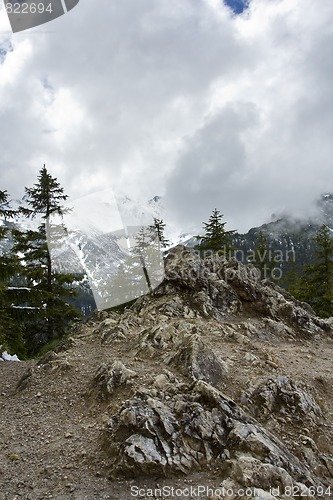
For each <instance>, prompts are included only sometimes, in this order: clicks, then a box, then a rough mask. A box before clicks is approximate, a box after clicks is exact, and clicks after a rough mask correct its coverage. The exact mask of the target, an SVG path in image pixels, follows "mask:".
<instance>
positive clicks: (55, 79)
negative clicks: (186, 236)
mask: <svg viewBox="0 0 333 500" xmlns="http://www.w3.org/2000/svg"><path fill="white" fill-rule="evenodd" d="M229 3H232V2H231V1H229ZM236 3H237V5H238V9H237V10H238V11H240V10H241V9H239V5H240V3H241V2H240V0H237V2H236ZM0 5H1V7H0V8H1V9H2V10H1V11H0V62H1V64H0V167H1V174H0V175H1V182H0V189H2V190H3V189H7V190H8V192H9V193H10V194H11V196H12V197H14V198H16V197H21V196H22V194H23V190H24V186H28V187H30V186H31V185H32V184H34V183H35V182H36V178H37V174H38V171H39V170H40V169H41V168H42V166H43V164H44V163H45V164H46V166H47V168H48V170H49V171H50V173H51V174H53V175H54V176H56V177H57V178H58V180H59V181H60V182H61V184H62V185H63V186H64V188H65V190H66V192H67V194H69V195H70V196H71V198H72V199H75V198H77V197H79V196H82V195H84V194H86V193H92V192H98V191H99V190H101V189H105V188H106V187H112V188H113V190H114V191H115V192H116V193H117V192H118V191H119V190H121V191H122V192H125V193H127V194H128V195H129V196H131V197H139V198H141V197H142V198H143V199H149V198H152V197H153V196H154V195H162V196H163V197H164V200H165V203H166V206H167V207H169V210H170V214H171V215H172V216H173V218H174V219H177V220H178V222H179V224H180V225H182V227H184V229H187V228H190V227H192V226H193V227H200V226H201V222H202V221H205V220H207V219H208V217H209V215H210V213H211V211H212V210H213V209H214V208H215V207H216V208H218V209H219V210H220V211H221V212H222V213H223V214H224V216H225V220H226V221H227V222H228V228H229V229H237V230H239V231H246V230H248V229H249V228H250V227H252V226H256V225H260V224H262V223H263V222H266V221H268V220H270V218H271V215H272V213H275V214H278V213H281V212H283V211H291V212H293V213H296V214H297V215H299V214H302V213H304V214H305V213H307V212H308V211H309V210H310V207H311V205H312V202H313V200H314V199H315V198H316V197H318V196H319V195H320V193H322V192H327V191H333V169H332V165H333V56H332V54H333V2H332V0H320V1H314V0H251V1H250V3H249V7H248V8H247V9H245V10H244V11H243V12H242V13H241V14H237V15H236V14H235V13H234V12H233V11H232V9H231V8H230V7H228V6H226V5H225V4H224V3H223V1H222V0H98V2H97V1H96V0H80V2H79V4H78V5H77V7H75V8H74V9H73V10H72V11H70V12H69V13H67V14H66V15H64V16H62V17H59V18H58V19H56V20H54V21H52V22H50V23H48V24H45V25H43V26H41V27H38V28H33V29H30V30H27V31H24V32H21V33H16V34H14V35H13V34H12V33H11V31H10V25H9V22H8V19H7V16H6V13H5V11H4V9H3V4H2V3H1V4H0ZM171 215H168V216H167V219H168V217H171Z"/></svg>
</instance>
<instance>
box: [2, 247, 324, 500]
mask: <svg viewBox="0 0 333 500" xmlns="http://www.w3.org/2000/svg"><path fill="white" fill-rule="evenodd" d="M332 359H333V325H332V319H330V320H326V321H324V320H322V319H320V318H318V317H317V316H315V315H314V313H313V312H312V311H311V309H310V308H309V306H307V305H306V304H302V303H299V302H297V301H295V300H294V299H293V298H292V297H291V296H290V295H288V294H287V293H286V292H285V291H284V290H282V289H280V288H278V287H277V286H276V285H272V284H270V283H268V282H260V281H258V280H257V278H256V274H255V273H254V272H253V268H252V267H251V266H244V265H243V264H241V263H239V262H236V261H225V260H223V259H218V258H215V259H212V258H211V259H206V260H205V261H202V260H201V259H200V258H199V257H198V256H197V255H195V254H194V253H192V252H191V251H190V250H188V249H186V248H185V247H182V246H179V247H176V249H175V250H174V251H173V253H171V254H169V256H168V257H167V259H166V278H165V280H164V282H163V283H162V284H161V285H160V286H159V287H158V288H157V290H156V291H155V294H154V296H145V297H142V298H140V299H138V300H137V301H136V302H135V304H134V305H133V306H132V307H131V308H129V309H127V310H125V312H124V313H122V314H120V313H116V312H97V313H95V314H94V315H93V316H92V317H91V318H90V319H88V320H87V321H86V322H84V323H82V324H80V325H78V326H77V327H76V329H75V330H73V332H72V334H71V336H70V337H69V338H68V339H67V340H66V341H65V342H64V343H63V344H62V345H60V346H59V347H58V348H57V350H56V352H50V353H48V354H47V355H46V356H45V357H44V358H43V359H42V360H40V361H38V362H35V361H29V362H21V363H14V362H2V363H0V377H1V393H0V412H1V427H0V484H1V486H0V499H1V500H2V499H3V500H5V499H6V500H7V499H8V500H9V499H10V500H12V499H14V498H24V499H25V500H41V499H46V498H52V499H57V500H60V499H63V500H65V499H66V500H67V499H77V500H84V499H87V500H88V499H89V500H92V499H107V498H110V499H111V498H112V499H119V500H128V499H129V498H132V497H134V496H137V497H140V498H161V497H162V498H163V496H162V495H161V494H160V492H161V488H163V487H165V488H169V490H168V489H165V490H164V492H165V493H167V492H168V491H169V493H170V488H172V487H174V488H178V490H177V491H178V495H177V498H193V499H194V498H211V499H217V498H223V496H222V494H223V491H224V492H228V495H227V496H225V498H232V499H234V498H235V499H236V498H256V499H257V500H259V499H267V500H268V499H271V500H272V499H274V498H278V499H286V498H291V497H293V498H300V497H301V494H302V497H303V498H304V497H306V498H326V499H328V498H330V495H331V496H332V494H333V489H332V488H333V445H332V443H333V426H332V424H333V374H332ZM191 487H192V491H191ZM198 487H201V488H202V487H205V488H208V487H209V488H211V491H207V490H206V489H205V490H202V489H201V490H198V489H196V488H198ZM138 488H141V490H139V489H138ZM255 488H256V491H255V490H254V489H255ZM155 489H156V490H157V491H155V493H156V494H155V496H154V495H153V493H154V491H153V490H155ZM223 489H224V490H223ZM245 489H247V493H248V494H247V495H244V490H245ZM258 489H260V491H258ZM240 490H243V494H241V492H240ZM198 492H201V493H199V494H198ZM237 492H238V494H237ZM296 493H297V494H299V495H298V496H297V495H296ZM166 496H169V497H171V495H170V494H169V495H167V494H166V495H164V497H166ZM174 496H175V494H174Z"/></svg>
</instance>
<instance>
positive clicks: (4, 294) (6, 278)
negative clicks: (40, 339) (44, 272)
mask: <svg viewBox="0 0 333 500" xmlns="http://www.w3.org/2000/svg"><path fill="white" fill-rule="evenodd" d="M14 214H15V212H14V211H13V210H11V209H10V205H9V200H8V193H7V191H0V220H1V224H2V225H1V226H0V244H1V251H0V345H3V347H4V348H6V349H8V350H9V351H10V352H12V353H15V354H17V355H18V356H19V357H20V358H24V357H25V356H26V348H25V344H24V339H23V330H22V326H21V324H20V323H19V322H16V321H15V317H13V309H12V300H13V296H14V295H15V288H14V287H12V286H11V280H12V278H13V276H14V275H15V273H16V272H17V268H18V261H17V259H16V258H15V256H13V255H12V254H11V248H10V231H11V224H10V223H9V220H8V219H10V218H12V217H13V216H14Z"/></svg>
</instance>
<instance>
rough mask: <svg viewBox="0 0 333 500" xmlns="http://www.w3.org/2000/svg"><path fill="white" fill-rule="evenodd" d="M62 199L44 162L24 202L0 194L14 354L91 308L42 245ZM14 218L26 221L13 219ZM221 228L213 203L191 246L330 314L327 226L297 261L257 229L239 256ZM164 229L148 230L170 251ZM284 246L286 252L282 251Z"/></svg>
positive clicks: (332, 262)
mask: <svg viewBox="0 0 333 500" xmlns="http://www.w3.org/2000/svg"><path fill="white" fill-rule="evenodd" d="M67 198H68V196H67V195H66V194H65V192H64V189H63V187H62V186H61V184H60V183H59V182H58V180H57V179H56V178H54V177H52V175H51V174H50V173H49V172H48V171H47V168H46V166H45V165H44V166H43V168H42V169H41V170H40V172H39V174H38V176H37V180H36V183H35V184H34V185H33V186H32V187H30V188H25V195H24V197H23V200H24V202H23V203H22V205H20V206H19V207H18V208H16V209H15V210H14V209H12V208H11V202H10V195H9V193H7V191H5V190H3V191H0V217H1V226H0V247H1V253H0V345H1V346H3V348H6V349H8V350H9V351H10V352H15V353H16V354H17V355H18V356H20V357H21V358H22V359H24V358H27V357H32V356H36V355H38V354H40V353H41V352H43V350H45V348H47V347H49V346H50V345H52V343H56V342H58V341H59V339H61V338H63V337H64V336H65V335H66V332H67V331H68V328H69V327H70V326H71V325H72V324H73V322H75V321H77V320H78V319H80V318H81V317H83V315H84V314H85V313H86V312H87V310H88V312H92V307H91V304H92V303H93V300H92V297H91V295H90V294H89V291H88V293H85V294H84V293H82V286H80V284H82V282H83V281H84V278H85V277H84V276H83V275H77V274H69V273H66V274H62V273H59V271H58V270H57V269H55V268H54V265H53V262H52V259H51V257H50V253H49V249H48V244H47V234H48V231H50V228H49V225H50V217H51V216H52V215H58V216H63V215H64V214H65V213H66V211H67V210H69V209H68V208H65V202H66V200H67ZM18 218H20V220H22V219H23V220H25V221H27V222H32V221H33V222H34V224H31V223H30V224H16V223H15V221H16V220H17V219H18ZM225 225H226V221H224V220H223V215H222V214H221V213H220V212H219V210H217V209H216V208H215V209H214V210H213V212H212V214H211V216H210V218H209V220H208V221H207V222H204V223H203V233H204V234H202V235H200V236H196V238H195V241H196V244H195V245H194V249H195V250H196V251H198V252H200V255H201V256H202V257H204V256H205V255H207V253H208V254H211V255H218V256H222V257H224V258H228V259H232V258H233V259H234V258H236V259H238V260H243V261H245V262H247V263H250V264H252V265H253V266H255V267H256V268H257V269H258V279H269V280H270V281H275V283H276V284H277V285H279V286H282V287H284V288H286V289H287V290H288V291H289V292H290V293H291V294H292V295H293V296H294V297H296V298H297V299H298V300H300V301H303V302H307V303H308V304H310V305H311V306H312V308H313V310H314V311H315V312H316V313H317V314H318V315H319V316H321V317H324V318H327V317H330V316H332V315H333V240H332V234H331V230H330V228H329V227H328V226H327V225H325V224H322V225H321V226H320V228H319V230H318V231H317V232H316V233H315V234H314V236H313V238H312V239H311V245H310V249H311V251H309V252H308V255H307V258H306V259H305V261H304V262H305V263H304V264H302V263H301V264H300V263H299V262H298V261H297V255H296V254H295V250H293V252H294V253H293V257H294V258H293V259H290V261H288V262H285V261H284V262H282V261H281V258H279V257H281V253H280V254H279V252H278V251H277V250H276V249H275V250H274V241H272V239H269V238H268V237H267V235H266V234H267V232H266V234H265V232H264V231H262V230H259V231H257V232H256V233H255V235H254V236H253V234H252V238H253V241H252V244H251V245H250V246H248V247H247V252H246V253H245V252H244V248H245V247H244V239H242V237H241V236H240V235H238V234H237V233H236V232H235V231H230V230H226V229H225ZM165 226H166V225H165V223H164V221H163V220H162V219H158V218H154V219H153V223H152V226H150V229H152V228H153V229H154V230H155V231H156V233H157V235H158V238H159V241H160V247H161V248H163V249H165V248H167V247H169V251H170V248H171V242H170V241H168V240H167V239H166V237H165V235H164V230H165ZM251 231H253V230H251ZM251 231H250V232H249V233H248V234H250V233H251ZM192 246H193V245H192ZM137 250H138V245H137V247H136V251H137ZM284 251H285V255H286V254H288V250H287V249H286V248H285V249H284ZM285 260H286V259H285ZM287 260H288V259H287ZM144 270H145V269H144ZM128 279H129V280H130V279H131V277H130V276H129V277H128ZM152 292H153V290H152V289H151V287H149V293H152Z"/></svg>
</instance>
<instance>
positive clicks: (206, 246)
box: [196, 208, 235, 257]
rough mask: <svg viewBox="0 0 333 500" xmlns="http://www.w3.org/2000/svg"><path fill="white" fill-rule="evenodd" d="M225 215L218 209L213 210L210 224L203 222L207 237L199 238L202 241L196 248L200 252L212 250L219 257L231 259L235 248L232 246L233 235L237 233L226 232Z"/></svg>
mask: <svg viewBox="0 0 333 500" xmlns="http://www.w3.org/2000/svg"><path fill="white" fill-rule="evenodd" d="M222 219H223V215H222V214H221V213H220V212H219V210H217V209H216V208H215V209H214V210H213V212H212V215H211V216H210V218H209V220H208V222H203V225H204V230H205V235H204V236H197V239H198V240H199V241H200V243H199V245H197V246H196V249H197V250H200V252H206V251H207V250H208V251H209V250H211V251H212V252H214V253H217V254H218V255H223V256H225V257H230V256H231V255H232V254H233V252H234V250H235V247H233V245H232V235H233V234H234V233H235V231H233V230H231V231H226V230H225V229H224V226H225V225H226V222H222Z"/></svg>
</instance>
